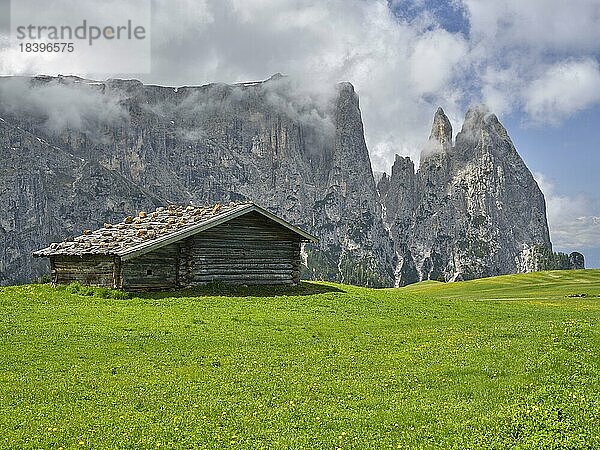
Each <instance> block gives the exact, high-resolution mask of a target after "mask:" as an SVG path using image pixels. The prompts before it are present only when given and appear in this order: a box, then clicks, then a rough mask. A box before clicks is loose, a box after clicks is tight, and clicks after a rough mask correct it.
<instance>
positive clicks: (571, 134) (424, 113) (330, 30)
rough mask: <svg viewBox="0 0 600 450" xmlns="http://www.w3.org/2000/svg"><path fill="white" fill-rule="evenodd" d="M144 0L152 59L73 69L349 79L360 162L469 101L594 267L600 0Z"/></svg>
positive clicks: (599, 204) (599, 212) (2, 63)
mask: <svg viewBox="0 0 600 450" xmlns="http://www.w3.org/2000/svg"><path fill="white" fill-rule="evenodd" d="M69 1H73V0H54V1H53V2H52V3H53V4H55V5H56V8H55V9H56V10H60V8H59V6H60V5H63V4H64V3H68V2H69ZM82 1H83V0H79V2H78V4H81V2H82ZM124 1H134V0H124ZM135 1H142V0H135ZM148 1H151V5H152V16H151V17H152V19H151V20H152V23H151V45H152V47H151V58H152V60H151V70H150V71H144V72H143V73H142V71H140V72H139V73H135V72H134V73H126V74H119V73H109V74H106V73H103V74H98V73H94V72H90V71H89V70H88V69H86V67H85V66H82V67H80V68H77V69H76V70H75V74H77V75H81V76H86V77H90V78H95V79H104V78H107V77H119V76H125V77H128V78H138V79H140V80H142V81H144V82H146V83H154V84H162V85H171V86H181V85H201V84H206V83H210V82H227V83H231V82H242V81H251V80H263V79H266V78H269V77H270V76H271V75H273V74H274V73H278V72H280V73H284V74H286V75H290V76H292V77H295V78H297V79H300V80H302V81H303V82H304V83H306V84H309V85H312V86H315V88H317V87H322V86H330V85H333V84H334V83H337V82H340V81H350V82H351V83H353V84H354V86H355V88H356V90H357V92H358V94H359V96H360V102H361V111H362V114H363V120H364V123H365V134H366V139H367V144H368V147H369V151H370V154H371V159H372V163H373V168H374V169H375V170H379V171H388V172H389V170H390V165H391V164H392V162H393V159H394V155H395V154H400V155H408V156H411V157H412V158H413V159H414V160H416V161H418V156H419V154H420V151H421V148H422V147H423V145H424V143H425V141H426V139H427V137H428V135H429V130H430V127H431V120H432V117H433V114H434V112H435V110H436V109H437V107H438V106H442V107H443V108H444V110H445V111H446V113H447V115H448V116H449V118H450V120H451V122H452V125H453V127H454V130H455V133H456V132H457V131H459V129H460V126H461V124H462V119H463V116H464V113H465V111H466V109H467V108H468V106H469V105H471V104H485V105H487V107H488V108H489V109H490V110H491V111H492V112H494V113H495V114H496V115H497V116H498V117H499V119H500V121H501V122H502V123H503V124H504V126H505V127H506V128H507V130H508V132H509V134H510V136H511V138H512V139H513V142H514V143H515V146H516V148H517V150H518V151H519V153H520V154H521V156H522V157H523V159H524V160H525V162H526V163H527V165H528V166H529V168H530V169H531V171H532V172H533V173H534V176H535V177H536V180H537V181H538V184H539V185H540V187H541V188H542V190H543V192H544V194H545V196H546V202H547V207H548V220H549V224H550V230H551V239H552V242H553V244H554V247H555V250H558V251H566V252H570V251H574V250H577V251H580V252H582V253H583V254H584V255H585V256H586V265H587V266H588V267H600V195H599V192H600V176H598V174H599V172H600V133H597V130H596V129H597V128H598V125H600V1H599V0H570V1H566V0H527V1H523V0H503V1H497V0H446V1H433V0H387V1H386V0H328V1H322V0H321V1H319V0H148ZM108 3H109V2H108ZM108 3H107V4H108ZM121 3H123V1H122V2H121ZM6 4H7V0H0V19H1V17H2V13H3V11H4V14H5V15H6V6H5V5H6ZM93 4H95V5H98V2H93ZM3 5H4V6H3ZM3 8H4V10H3ZM67 11H68V9H67ZM4 22H6V20H5V21H4ZM5 30H6V24H4V25H3V24H2V20H0V74H2V75H17V74H37V73H38V71H39V70H40V69H39V67H37V66H36V64H37V62H39V60H38V61H37V62H36V60H32V61H29V62H28V63H27V64H24V63H23V61H22V60H20V59H19V58H20V57H21V55H18V54H16V53H15V51H14V49H13V48H11V47H10V46H9V44H8V42H9V41H8V38H7V36H6V31H5ZM56 71H57V73H58V72H59V71H60V68H57V69H56ZM57 73H56V74H57ZM49 74H55V73H49Z"/></svg>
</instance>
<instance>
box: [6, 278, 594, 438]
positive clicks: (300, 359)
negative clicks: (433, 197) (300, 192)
mask: <svg viewBox="0 0 600 450" xmlns="http://www.w3.org/2000/svg"><path fill="white" fill-rule="evenodd" d="M599 296H600V270H586V271H564V272H541V273H535V274H527V275H511V276H503V277H496V278H489V279H483V280H476V281H469V282H461V283H453V284H442V283H435V282H426V283H420V284H417V285H413V286H409V287H407V288H400V289H381V290H377V289H367V288H359V287H353V286H344V285H337V284H329V283H307V282H305V283H302V284H301V285H300V286H299V287H297V288H289V289H285V288H262V289H258V288H237V289H233V288H223V287H219V286H212V287H209V288H206V289H203V290H196V291H183V292H177V293H170V294H165V293H162V294H147V295H140V294H136V295H132V296H130V298H126V297H127V296H125V295H121V294H120V293H117V292H112V291H107V290H101V289H89V288H88V289H86V288H82V287H79V286H76V285H72V286H67V287H59V288H52V287H50V286H48V285H27V286H18V287H6V288H1V289H0V448H11V449H12V448H18V449H21V448H24V449H28V448H32V449H33V448H35V449H60V448H62V449H84V448H85V449H87V448H96V449H106V448H132V449H133V448H154V449H156V448H167V449H169V448H173V449H179V448H182V449H188V448H210V449H212V448H233V449H262V448H264V449H269V448H286V449H287V448H290V449H302V448H305V449H338V448H339V449H370V448H373V449H386V448H394V449H396V448H405V449H419V448H423V449H425V448H439V449H466V448H471V449H474V448H485V449H505V448H517V449H543V448H552V449H563V448H564V449H567V448H568V449H576V448H582V449H583V448H600V321H599V319H600V297H599Z"/></svg>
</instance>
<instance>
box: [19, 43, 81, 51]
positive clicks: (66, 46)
mask: <svg viewBox="0 0 600 450" xmlns="http://www.w3.org/2000/svg"><path fill="white" fill-rule="evenodd" d="M19 48H20V49H21V52H22V53H65V52H66V53H73V52H74V51H75V46H74V45H73V43H72V42H54V43H46V42H21V43H20V44H19Z"/></svg>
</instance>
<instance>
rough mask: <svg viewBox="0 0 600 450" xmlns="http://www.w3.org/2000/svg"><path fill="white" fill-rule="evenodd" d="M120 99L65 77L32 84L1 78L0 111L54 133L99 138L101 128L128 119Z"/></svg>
mask: <svg viewBox="0 0 600 450" xmlns="http://www.w3.org/2000/svg"><path fill="white" fill-rule="evenodd" d="M119 100H120V99H119V97H118V96H116V95H104V93H103V92H102V91H101V90H100V85H94V84H88V83H87V82H84V81H79V80H73V79H68V78H64V79H62V80H56V79H54V80H51V81H40V80H37V81H34V82H31V81H30V80H29V79H26V78H5V79H0V111H1V112H2V113H3V114H19V115H27V116H29V117H31V118H35V119H36V120H38V121H40V122H41V123H42V126H44V127H45V128H46V129H47V130H48V131H51V132H54V133H60V132H62V131H64V130H66V129H70V130H78V131H83V132H87V133H89V134H90V137H91V138H94V137H99V136H97V134H98V132H99V130H100V128H101V126H102V125H105V124H111V123H115V122H117V121H121V120H124V119H126V118H127V117H128V114H127V112H126V111H125V109H124V108H123V107H122V106H121V104H120V103H119Z"/></svg>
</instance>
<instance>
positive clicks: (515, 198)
mask: <svg viewBox="0 0 600 450" xmlns="http://www.w3.org/2000/svg"><path fill="white" fill-rule="evenodd" d="M452 136H453V134H452V126H451V124H450V121H449V120H448V118H447V117H446V115H445V114H444V111H443V110H442V109H441V108H440V109H438V111H437V112H436V114H435V117H434V119H433V126H432V130H431V135H430V137H429V141H428V144H427V145H426V148H425V149H424V151H423V153H422V156H421V161H420V165H419V169H418V170H417V171H416V172H415V171H414V165H413V163H412V161H410V160H409V159H408V158H401V157H398V156H397V157H396V161H395V163H394V166H393V167H392V173H391V176H390V177H387V176H384V177H383V178H382V179H381V181H380V182H379V184H378V188H379V192H380V195H381V199H382V203H383V205H384V206H385V208H384V211H385V217H384V219H385V222H386V224H387V226H388V228H389V230H390V232H391V234H392V236H393V239H394V242H395V246H396V252H397V254H398V256H399V265H398V268H397V270H396V273H397V279H398V282H399V284H409V283H412V282H415V281H420V280H427V279H432V280H442V281H456V280H465V279H473V278H480V277H486V276H494V275H501V274H508V273H517V272H528V271H533V270H544V269H551V268H570V267H573V268H575V267H578V266H582V265H583V257H582V256H581V255H580V254H573V255H572V258H571V260H572V261H571V262H572V264H571V263H570V262H569V258H568V257H567V260H566V261H565V260H564V258H563V257H562V256H561V255H555V254H554V253H553V252H552V244H551V242H550V236H549V232H548V223H547V220H546V205H545V200H544V196H543V194H542V192H541V191H540V189H539V187H538V185H537V183H536V182H535V180H534V178H533V176H532V174H531V172H530V171H529V169H528V168H527V167H526V166H525V163H524V162H523V160H522V159H521V157H520V156H519V154H518V153H517V151H516V149H515V147H514V145H513V144H512V142H511V140H510V138H509V136H508V133H507V132H506V130H505V129H504V127H503V126H502V125H501V124H500V122H499V121H498V119H497V117H496V116H495V115H493V114H489V113H487V112H486V111H485V110H484V109H482V108H478V107H472V108H471V109H469V111H468V112H467V114H466V117H465V120H464V123H463V126H462V129H461V131H460V132H459V133H458V135H457V136H456V142H453V139H452ZM577 255H579V256H577ZM563 256H564V255H563ZM561 258H562V259H561Z"/></svg>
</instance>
